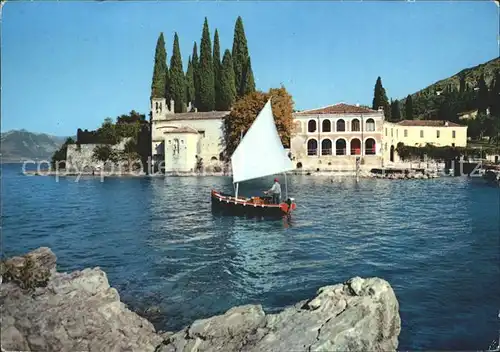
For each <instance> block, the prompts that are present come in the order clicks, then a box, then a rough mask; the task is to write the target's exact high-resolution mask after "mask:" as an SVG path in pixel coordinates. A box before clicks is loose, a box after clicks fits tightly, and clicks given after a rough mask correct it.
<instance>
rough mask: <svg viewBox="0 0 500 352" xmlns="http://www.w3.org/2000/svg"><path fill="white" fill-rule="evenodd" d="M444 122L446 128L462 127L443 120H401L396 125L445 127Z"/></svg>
mask: <svg viewBox="0 0 500 352" xmlns="http://www.w3.org/2000/svg"><path fill="white" fill-rule="evenodd" d="M446 122H448V127H464V126H462V125H459V124H458V123H454V122H450V121H443V120H403V121H399V122H398V123H397V124H398V125H400V126H422V127H446V126H445V123H446Z"/></svg>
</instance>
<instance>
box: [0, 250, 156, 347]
mask: <svg viewBox="0 0 500 352" xmlns="http://www.w3.org/2000/svg"><path fill="white" fill-rule="evenodd" d="M44 251H45V250H44ZM49 251H50V250H49ZM37 253H38V254H39V253H40V252H37V251H35V252H32V253H30V254H29V255H32V256H33V257H34V258H36V256H37V255H38V254H37ZM48 253H49V252H47V251H45V254H48ZM50 253H52V252H50ZM52 255H53V254H52ZM38 258H40V260H41V261H40V263H37V265H36V267H42V266H44V267H46V268H52V269H53V267H55V259H54V261H52V260H46V259H48V255H42V256H40V255H38ZM42 258H43V260H42ZM54 258H55V256H54ZM13 260H14V262H16V263H18V262H19V261H20V259H17V258H13ZM0 313H1V314H0V315H1V346H2V348H3V349H4V350H6V351H9V350H16V351H19V350H20V351H68V352H70V351H71V352H73V351H141V352H142V351H144V352H146V351H154V350H155V349H156V347H157V346H158V345H159V344H160V343H161V342H162V338H161V337H160V336H159V335H157V334H156V332H155V329H154V327H153V325H152V324H151V323H150V322H148V321H147V320H146V319H144V318H141V317H140V316H138V315H137V314H135V313H133V312H132V311H130V310H129V309H127V308H126V307H125V305H124V304H123V303H121V302H120V297H119V295H118V292H117V291H116V290H115V289H114V288H111V287H110V286H109V283H108V279H107V277H106V273H104V272H103V271H102V270H100V269H99V268H94V269H85V270H82V271H76V272H73V273H71V274H67V273H56V272H53V273H52V275H51V277H50V279H49V281H48V284H47V286H46V287H38V288H36V289H35V291H34V292H32V293H30V294H27V293H26V292H25V291H23V290H22V289H21V288H20V287H19V286H18V285H17V284H15V283H13V282H3V283H2V285H1V286H0Z"/></svg>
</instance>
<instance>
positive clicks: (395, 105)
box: [391, 99, 401, 121]
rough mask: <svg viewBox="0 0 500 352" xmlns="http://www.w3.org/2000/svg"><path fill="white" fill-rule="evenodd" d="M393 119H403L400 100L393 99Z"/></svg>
mask: <svg viewBox="0 0 500 352" xmlns="http://www.w3.org/2000/svg"><path fill="white" fill-rule="evenodd" d="M391 119H392V121H399V120H401V108H400V107H399V100H397V99H396V100H394V101H391Z"/></svg>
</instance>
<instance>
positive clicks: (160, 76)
mask: <svg viewBox="0 0 500 352" xmlns="http://www.w3.org/2000/svg"><path fill="white" fill-rule="evenodd" d="M167 71H168V67H167V52H166V50H165V39H164V38H163V32H162V33H160V36H159V37H158V40H157V41H156V51H155V64H154V69H153V80H152V83H151V98H164V97H165V96H166V95H165V88H166V85H167V81H166V80H167V76H166V75H167Z"/></svg>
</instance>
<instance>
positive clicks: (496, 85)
mask: <svg viewBox="0 0 500 352" xmlns="http://www.w3.org/2000/svg"><path fill="white" fill-rule="evenodd" d="M489 105H490V114H491V116H494V117H495V118H496V119H500V70H498V71H497V72H496V75H495V79H494V80H492V81H491V88H490V104H489Z"/></svg>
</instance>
